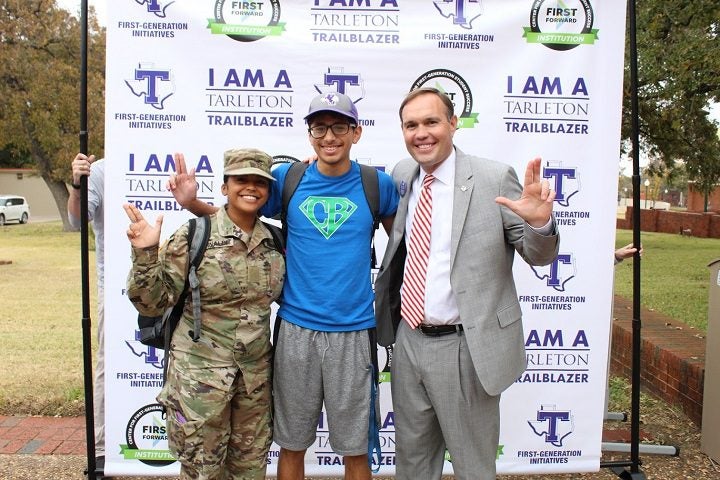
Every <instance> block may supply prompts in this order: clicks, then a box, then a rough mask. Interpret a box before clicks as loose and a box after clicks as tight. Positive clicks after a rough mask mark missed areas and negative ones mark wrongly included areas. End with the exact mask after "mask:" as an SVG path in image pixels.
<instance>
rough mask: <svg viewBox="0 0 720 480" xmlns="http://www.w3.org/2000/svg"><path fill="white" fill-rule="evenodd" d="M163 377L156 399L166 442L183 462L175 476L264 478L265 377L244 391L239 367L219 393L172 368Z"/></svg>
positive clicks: (267, 436) (268, 438)
mask: <svg viewBox="0 0 720 480" xmlns="http://www.w3.org/2000/svg"><path fill="white" fill-rule="evenodd" d="M268 355H269V354H268ZM171 369H172V368H171ZM168 377H169V378H168V384H167V385H166V388H165V389H164V391H163V393H162V394H161V395H160V398H159V400H160V402H161V403H162V404H164V405H165V406H166V407H167V427H168V444H169V447H170V450H171V451H172V452H173V454H174V455H175V456H176V457H177V459H178V460H179V461H180V463H181V465H182V466H181V470H180V478H181V479H192V480H216V479H222V480H230V479H232V480H259V479H263V478H265V470H266V468H267V452H268V450H269V448H270V444H271V443H272V425H271V410H270V406H271V385H270V382H269V381H268V382H265V383H264V384H262V385H261V386H260V387H258V388H257V389H255V390H254V391H252V392H250V393H247V392H246V391H245V388H244V384H243V379H242V373H241V372H239V371H238V373H237V375H236V378H235V381H234V383H233V385H232V388H231V389H230V391H229V392H224V391H222V390H219V389H216V388H213V387H211V386H209V385H198V384H197V382H192V381H191V380H189V379H187V378H183V375H182V374H181V373H179V372H177V371H174V372H173V373H172V374H171V373H170V372H169V373H168Z"/></svg>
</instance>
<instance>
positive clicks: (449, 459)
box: [445, 445, 505, 463]
mask: <svg viewBox="0 0 720 480" xmlns="http://www.w3.org/2000/svg"><path fill="white" fill-rule="evenodd" d="M503 448H505V445H498V448H497V453H496V454H495V460H498V459H499V458H500V456H501V455H504V453H503ZM445 461H447V462H450V463H452V457H451V456H450V452H448V451H447V450H445Z"/></svg>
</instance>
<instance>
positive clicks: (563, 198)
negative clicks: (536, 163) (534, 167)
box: [542, 162, 580, 207]
mask: <svg viewBox="0 0 720 480" xmlns="http://www.w3.org/2000/svg"><path fill="white" fill-rule="evenodd" d="M542 176H543V178H545V179H547V180H548V181H549V182H550V188H551V189H552V190H554V191H555V202H556V203H557V204H558V205H560V206H562V207H569V206H570V199H571V198H572V197H574V196H575V195H576V194H577V193H579V192H580V179H579V178H578V168H577V167H570V166H565V165H563V164H562V162H556V163H550V162H548V163H547V164H546V165H545V167H544V168H543V172H542Z"/></svg>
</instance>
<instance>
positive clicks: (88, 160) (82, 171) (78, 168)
mask: <svg viewBox="0 0 720 480" xmlns="http://www.w3.org/2000/svg"><path fill="white" fill-rule="evenodd" d="M94 161H95V155H90V156H89V157H88V156H86V155H83V154H82V153H78V154H77V155H76V156H75V158H74V159H73V161H72V182H73V184H75V185H80V177H82V176H83V175H90V165H91V164H92V163H93V162H94Z"/></svg>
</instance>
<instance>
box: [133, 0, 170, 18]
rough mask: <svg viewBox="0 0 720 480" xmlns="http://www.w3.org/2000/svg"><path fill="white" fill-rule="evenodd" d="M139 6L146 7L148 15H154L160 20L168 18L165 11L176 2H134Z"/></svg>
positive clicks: (150, 0) (151, 0) (162, 0)
mask: <svg viewBox="0 0 720 480" xmlns="http://www.w3.org/2000/svg"><path fill="white" fill-rule="evenodd" d="M134 1H135V3H137V4H138V5H144V6H145V8H146V10H147V12H148V13H152V14H153V15H155V16H156V17H158V18H166V17H167V14H166V13H165V10H167V8H168V7H169V6H170V5H172V4H173V3H175V1H174V0H173V1H171V2H166V1H164V0H134Z"/></svg>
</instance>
